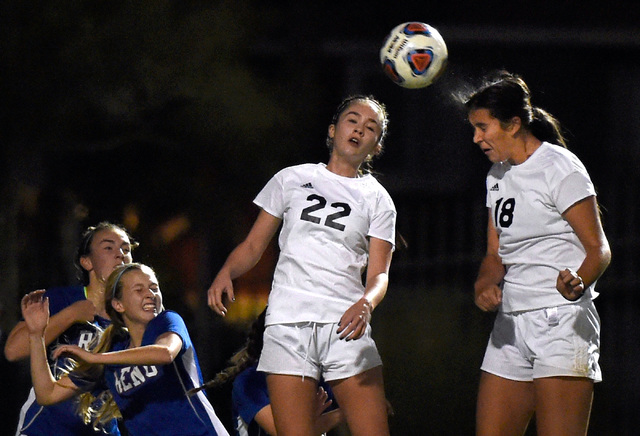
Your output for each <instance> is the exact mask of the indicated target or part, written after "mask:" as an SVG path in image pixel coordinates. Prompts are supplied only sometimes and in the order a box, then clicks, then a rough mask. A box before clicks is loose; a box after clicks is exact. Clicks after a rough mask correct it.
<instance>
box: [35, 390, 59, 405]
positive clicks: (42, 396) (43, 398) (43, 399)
mask: <svg viewBox="0 0 640 436" xmlns="http://www.w3.org/2000/svg"><path fill="white" fill-rule="evenodd" d="M35 393H36V403H38V405H40V406H52V405H54V404H56V403H57V401H54V400H53V397H52V396H51V395H47V394H46V393H44V392H38V391H35Z"/></svg>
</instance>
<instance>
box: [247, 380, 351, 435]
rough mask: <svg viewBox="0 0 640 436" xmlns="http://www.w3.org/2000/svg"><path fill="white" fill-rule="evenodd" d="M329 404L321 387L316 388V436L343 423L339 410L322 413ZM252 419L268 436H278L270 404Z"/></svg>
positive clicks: (327, 397)
mask: <svg viewBox="0 0 640 436" xmlns="http://www.w3.org/2000/svg"><path fill="white" fill-rule="evenodd" d="M331 403H332V401H331V400H329V395H328V394H327V392H326V391H325V390H324V389H323V388H322V387H318V392H317V394H316V411H317V413H318V417H317V418H316V422H315V433H316V434H318V435H321V434H324V433H326V432H328V431H329V430H331V429H332V428H334V427H336V426H337V425H338V424H340V423H341V422H344V415H343V414H342V411H341V410H340V409H334V410H331V411H329V412H326V413H324V411H325V410H327V408H328V407H329V406H330V405H331ZM253 419H254V420H255V421H256V423H258V425H259V426H260V427H261V428H262V429H263V430H264V431H266V432H267V433H268V434H269V435H270V436H277V435H278V433H277V431H276V425H275V422H274V420H273V410H272V409H271V404H267V405H266V406H264V407H263V408H262V409H260V410H259V411H258V413H256V416H255V417H254V418H253Z"/></svg>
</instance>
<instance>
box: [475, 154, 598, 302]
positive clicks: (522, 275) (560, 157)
mask: <svg viewBox="0 0 640 436" xmlns="http://www.w3.org/2000/svg"><path fill="white" fill-rule="evenodd" d="M594 195H596V194H595V189H594V187H593V184H592V183H591V179H590V178H589V174H588V173H587V170H586V169H585V167H584V165H583V164H582V162H580V160H579V159H578V158H577V157H576V156H575V155H574V154H573V153H571V152H570V151H568V150H567V149H565V148H563V147H560V146H558V145H553V144H549V143H547V142H543V143H542V145H541V146H540V147H539V148H538V149H537V150H536V151H535V152H534V153H533V154H532V155H531V156H530V157H529V158H528V159H527V160H526V161H524V162H523V163H522V164H520V165H510V164H509V163H508V162H501V163H496V164H494V165H493V166H492V168H491V170H490V171H489V174H488V176H487V207H488V208H490V209H491V216H492V219H493V223H494V224H495V227H496V230H497V232H498V236H499V240H500V251H499V254H500V257H501V258H502V263H503V264H504V265H505V268H506V275H505V277H504V284H503V295H502V307H501V310H502V311H503V312H515V311H522V310H531V309H539V308H543V307H552V306H559V305H563V304H570V303H571V302H570V301H568V300H566V299H565V298H564V297H563V296H562V295H561V294H560V292H558V291H557V290H556V280H557V278H558V273H559V272H560V271H561V270H564V269H565V268H570V269H573V270H574V271H575V270H577V268H578V267H579V266H580V265H581V264H582V262H583V260H584V258H585V255H586V254H585V250H584V247H583V246H582V244H581V243H580V241H579V239H578V237H577V236H576V234H575V232H574V231H573V229H572V228H571V226H570V225H569V223H568V222H567V221H566V220H565V219H564V218H563V217H562V213H564V212H565V211H566V210H567V209H568V208H569V207H570V206H572V205H573V204H575V203H576V202H578V201H580V200H582V199H584V198H586V197H589V196H594ZM594 287H595V283H594V284H592V285H591V286H590V288H589V289H588V290H587V292H586V295H585V298H595V296H596V295H597V294H596V293H595V291H594Z"/></svg>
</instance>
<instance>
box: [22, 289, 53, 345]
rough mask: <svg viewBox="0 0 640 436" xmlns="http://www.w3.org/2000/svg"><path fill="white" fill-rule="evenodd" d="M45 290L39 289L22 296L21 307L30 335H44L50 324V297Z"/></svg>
mask: <svg viewBox="0 0 640 436" xmlns="http://www.w3.org/2000/svg"><path fill="white" fill-rule="evenodd" d="M44 292H45V291H44V289H39V290H37V291H33V292H30V293H28V294H27V295H25V296H24V297H22V302H21V304H20V307H21V309H22V316H23V317H24V321H25V324H26V325H27V329H28V330H29V334H30V335H41V336H42V335H44V330H45V329H46V328H47V324H49V299H48V298H46V297H45V296H44Z"/></svg>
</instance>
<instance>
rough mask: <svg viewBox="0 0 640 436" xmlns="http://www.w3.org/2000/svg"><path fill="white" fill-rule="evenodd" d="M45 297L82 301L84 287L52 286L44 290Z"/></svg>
mask: <svg viewBox="0 0 640 436" xmlns="http://www.w3.org/2000/svg"><path fill="white" fill-rule="evenodd" d="M46 295H47V297H65V298H67V299H69V300H73V299H81V298H82V299H84V286H82V285H75V286H54V287H51V288H47V289H46Z"/></svg>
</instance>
